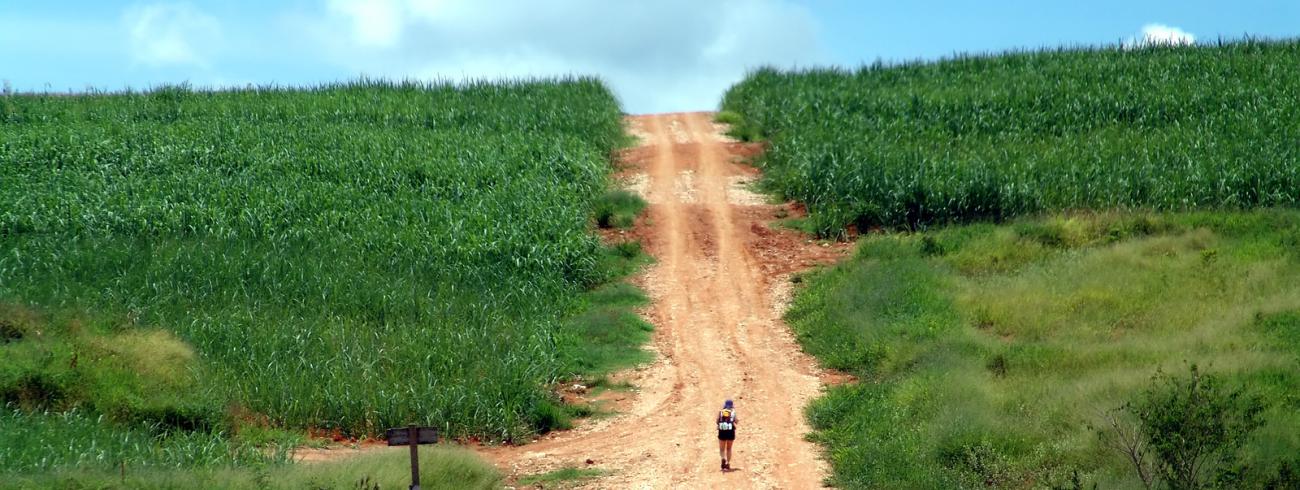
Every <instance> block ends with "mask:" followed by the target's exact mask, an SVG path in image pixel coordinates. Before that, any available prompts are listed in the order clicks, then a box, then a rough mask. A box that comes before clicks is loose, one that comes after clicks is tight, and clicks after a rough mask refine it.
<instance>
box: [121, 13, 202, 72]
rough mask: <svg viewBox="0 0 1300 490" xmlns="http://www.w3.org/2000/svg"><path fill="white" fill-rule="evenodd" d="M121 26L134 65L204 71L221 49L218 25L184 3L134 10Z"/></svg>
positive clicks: (124, 18)
mask: <svg viewBox="0 0 1300 490" xmlns="http://www.w3.org/2000/svg"><path fill="white" fill-rule="evenodd" d="M122 23H123V27H124V28H125V29H126V31H127V34H128V37H129V40H130V49H131V58H132V59H133V60H135V61H136V62H137V63H142V64H146V65H150V66H164V65H189V66H197V67H201V68H207V67H209V66H210V64H211V57H212V56H213V55H214V54H215V53H216V52H217V51H218V50H219V49H220V46H221V41H222V39H221V37H222V36H221V24H220V23H219V22H218V21H217V19H216V18H215V17H213V16H211V15H208V14H207V13H205V12H202V11H200V10H198V9H197V8H195V7H194V6H192V5H190V4H187V3H155V4H150V5H138V6H134V7H131V8H129V9H127V10H126V13H125V14H123V16H122Z"/></svg>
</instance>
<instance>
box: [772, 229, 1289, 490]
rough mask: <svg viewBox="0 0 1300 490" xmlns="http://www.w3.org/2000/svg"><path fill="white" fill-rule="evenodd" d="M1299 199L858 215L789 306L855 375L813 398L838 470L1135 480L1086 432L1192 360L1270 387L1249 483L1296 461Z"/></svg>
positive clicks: (849, 477) (802, 333)
mask: <svg viewBox="0 0 1300 490" xmlns="http://www.w3.org/2000/svg"><path fill="white" fill-rule="evenodd" d="M1297 230H1300V213H1297V212H1294V211H1285V212H1281V211H1257V212H1250V213H1193V214H1173V215H1149V214H1131V213H1101V214H1066V215H1055V216H1051V217H1046V218H1035V219H1020V220H1016V221H1014V222H1012V223H1011V224H1009V225H1005V226H996V225H990V224H976V225H965V226H954V227H947V228H943V229H938V230H931V231H927V232H924V233H920V234H872V235H870V236H867V237H865V238H864V239H863V241H862V243H861V245H860V246H859V248H858V251H857V254H856V255H855V256H854V257H853V258H852V259H851V260H849V261H847V262H845V263H843V264H841V265H838V266H835V267H833V268H829V269H826V270H823V271H821V272H818V273H815V274H814V275H813V276H812V277H809V278H808V280H806V281H804V282H805V283H806V284H808V286H807V287H806V288H804V289H803V290H801V291H800V292H799V293H798V294H797V295H796V298H795V300H794V303H793V306H792V308H791V310H790V312H789V314H788V317H787V318H788V320H789V322H790V324H791V326H792V328H793V329H794V330H795V332H796V334H797V336H798V338H799V340H800V342H801V343H802V344H803V345H804V346H805V348H806V349H808V350H809V351H810V352H811V353H812V354H814V355H815V356H817V358H818V359H819V360H820V361H821V362H822V363H823V364H824V365H826V366H828V367H833V368H838V369H844V370H848V371H850V372H853V373H855V374H857V375H858V377H859V379H860V382H858V383H856V384H852V385H847V386H842V387H837V388H834V389H832V390H831V391H830V393H829V394H827V395H826V396H824V397H823V398H821V399H818V400H816V401H815V402H814V403H813V405H812V406H811V407H810V409H809V417H810V420H811V422H812V425H813V427H814V428H815V430H816V433H815V436H814V437H815V438H816V439H817V440H819V441H821V442H823V443H824V444H826V445H827V446H828V454H829V457H830V459H831V462H832V463H833V466H834V477H833V480H834V483H836V484H837V485H840V486H844V487H849V488H975V487H987V486H992V487H997V488H1048V487H1055V488H1073V487H1072V486H1071V485H1072V484H1073V482H1074V481H1075V479H1076V478H1077V479H1078V481H1079V482H1082V483H1083V484H1084V485H1085V487H1086V486H1087V485H1092V484H1096V485H1098V488H1140V487H1141V482H1140V481H1139V480H1138V479H1137V477H1136V476H1135V474H1134V473H1133V472H1132V469H1131V467H1130V464H1129V462H1128V461H1127V460H1125V459H1124V458H1123V457H1122V456H1121V455H1120V454H1119V453H1117V452H1113V451H1111V450H1109V449H1107V448H1106V447H1105V446H1104V444H1103V442H1102V440H1101V439H1100V438H1099V437H1098V435H1097V428H1099V427H1103V426H1105V422H1104V419H1103V418H1102V416H1103V414H1104V413H1105V412H1106V411H1108V410H1112V409H1115V408H1116V407H1119V406H1121V405H1123V404H1124V403H1126V402H1129V401H1131V400H1134V399H1135V397H1136V396H1137V395H1138V394H1139V393H1140V392H1141V391H1142V389H1143V388H1145V387H1146V386H1147V385H1148V382H1149V379H1150V377H1151V376H1152V374H1154V373H1155V372H1156V371H1157V370H1158V369H1163V370H1164V371H1165V372H1169V373H1179V372H1186V369H1187V368H1186V365H1187V364H1188V363H1197V364H1199V365H1200V366H1201V367H1202V368H1205V369H1207V370H1208V371H1210V372H1213V373H1216V375H1218V376H1220V377H1222V378H1224V379H1226V380H1227V382H1228V383H1230V384H1231V385H1232V386H1234V387H1235V386H1241V387H1244V388H1245V389H1246V390H1247V392H1248V393H1251V394H1255V395H1259V396H1260V397H1261V398H1262V399H1263V400H1264V401H1265V403H1266V405H1265V406H1266V409H1265V412H1264V419H1265V421H1266V422H1265V425H1264V427H1263V428H1261V429H1260V430H1258V431H1256V432H1255V433H1253V434H1251V436H1250V440H1249V442H1248V443H1247V445H1246V447H1245V448H1244V452H1243V453H1242V455H1243V457H1244V458H1245V459H1246V461H1247V462H1248V467H1247V469H1246V471H1244V472H1243V473H1242V478H1243V480H1242V481H1241V482H1239V485H1242V486H1243V487H1244V488H1257V487H1259V488H1262V485H1264V484H1265V482H1267V481H1268V479H1269V478H1270V476H1271V475H1272V474H1275V473H1276V472H1278V471H1281V470H1280V468H1281V467H1282V465H1284V464H1291V465H1292V466H1293V467H1294V466H1295V465H1296V464H1297V463H1300V461H1297V460H1296V455H1297V454H1300V430H1297V428H1300V398H1297V396H1296V395H1295V394H1296V393H1300V346H1298V345H1297V344H1296V343H1295V342H1294V340H1295V338H1296V332H1297V331H1300V324H1297V323H1296V319H1297V318H1300V316H1298V315H1297V312H1300V255H1297V253H1296V250H1297V248H1296V244H1297V243H1300V241H1297V240H1300V234H1297Z"/></svg>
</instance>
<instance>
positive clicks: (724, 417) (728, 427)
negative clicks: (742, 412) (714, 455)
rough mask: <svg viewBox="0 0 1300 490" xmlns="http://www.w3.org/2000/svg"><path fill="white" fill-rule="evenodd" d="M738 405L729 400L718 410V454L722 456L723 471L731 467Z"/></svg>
mask: <svg viewBox="0 0 1300 490" xmlns="http://www.w3.org/2000/svg"><path fill="white" fill-rule="evenodd" d="M737 420H739V419H738V418H737V417H736V407H735V405H734V404H733V403H732V402H731V400H727V401H726V402H724V403H723V404H722V411H721V412H718V454H719V455H720V456H722V471H727V470H730V469H731V443H733V442H736V421H737Z"/></svg>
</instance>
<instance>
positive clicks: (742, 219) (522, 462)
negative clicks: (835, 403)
mask: <svg viewBox="0 0 1300 490" xmlns="http://www.w3.org/2000/svg"><path fill="white" fill-rule="evenodd" d="M628 124H629V125H631V126H633V130H634V132H636V133H640V134H642V136H643V141H642V147H640V148H637V149H634V150H633V151H629V152H628V153H627V154H626V155H627V156H625V160H626V161H625V164H627V165H628V166H629V167H630V168H631V172H634V173H636V176H635V178H632V179H630V180H632V181H635V182H644V185H640V184H639V185H638V187H640V188H643V189H644V192H645V193H646V196H645V197H646V198H647V200H648V201H649V202H650V203H651V205H650V206H649V207H648V208H647V215H646V217H645V218H643V219H642V220H641V221H642V223H640V224H638V226H637V228H636V229H635V230H634V234H635V235H638V236H640V237H641V238H642V241H643V243H644V245H645V247H646V250H647V251H648V252H649V253H650V254H651V255H653V256H654V257H655V258H656V260H657V262H656V264H655V265H654V266H652V267H650V269H649V270H648V271H647V272H646V273H645V274H643V275H642V276H641V277H639V278H638V279H637V282H638V283H639V285H641V286H642V287H643V288H644V289H646V291H647V292H648V293H649V295H650V297H651V299H652V301H653V303H652V306H651V307H650V308H649V309H648V310H647V311H646V312H645V315H646V316H647V318H648V319H649V320H650V321H651V322H652V323H654V325H655V328H656V330H655V334H654V340H653V342H652V345H651V346H650V347H649V348H650V349H651V350H653V351H654V352H655V353H656V360H655V361H654V362H653V363H652V364H650V365H649V366H645V367H642V368H638V369H636V370H632V371H629V372H626V373H622V374H621V375H620V377H621V379H626V380H628V381H630V382H631V383H633V384H634V385H636V386H637V387H638V390H637V393H636V394H635V396H634V399H633V400H632V401H631V403H630V404H629V405H628V406H627V407H625V409H624V411H623V413H621V414H619V415H617V416H614V417H610V418H607V419H595V420H588V421H584V422H583V423H582V424H581V425H580V426H579V427H578V428H576V429H574V430H571V431H566V432H559V433H554V434H550V435H548V436H546V437H543V438H541V439H540V440H538V441H536V442H533V443H530V444H525V445H522V446H507V447H495V448H484V449H482V450H481V451H480V452H481V453H483V454H484V455H485V456H486V457H488V458H489V459H490V460H492V461H493V462H495V463H496V464H497V465H498V466H500V467H502V468H503V469H504V470H505V471H506V472H507V473H508V474H510V475H511V476H521V475H527V474H535V473H541V472H545V471H549V470H553V469H558V468H562V467H566V466H578V467H587V466H595V467H598V468H601V469H605V470H609V473H608V474H607V475H606V476H604V477H601V478H599V479H596V480H593V481H590V482H588V483H587V486H589V487H592V488H670V487H682V488H715V487H722V486H727V487H743V488H815V487H818V486H820V485H821V482H822V479H823V478H824V477H825V469H826V468H825V466H824V464H823V462H822V461H821V460H820V458H819V452H818V449H817V448H816V446H814V445H813V444H812V443H809V442H807V441H805V440H804V434H806V433H807V432H808V427H807V424H806V422H805V421H804V417H803V407H805V406H806V405H807V403H808V401H809V400H811V399H812V398H813V397H814V396H816V395H817V394H818V392H819V391H820V386H821V382H820V381H819V379H820V377H822V374H823V373H821V372H820V371H819V370H818V369H817V368H816V366H815V363H814V361H813V360H811V359H810V358H809V357H808V356H806V355H804V354H803V353H802V352H801V351H800V350H799V348H798V345H797V344H796V343H795V341H794V339H793V336H792V335H791V334H790V332H789V330H788V328H787V327H786V325H785V324H784V323H783V322H782V321H781V319H780V314H781V312H782V311H783V310H784V305H783V304H779V303H778V302H780V301H785V300H786V299H787V298H786V297H787V296H788V294H784V293H783V292H784V291H786V290H788V287H787V286H788V283H787V282H785V281H787V279H788V277H789V274H790V273H792V272H795V271H798V270H802V269H804V268H806V267H808V266H810V265H813V264H816V263H823V262H829V261H832V260H835V259H836V258H838V257H839V256H841V255H842V254H843V253H844V252H845V251H846V250H847V248H846V246H844V245H834V246H824V245H819V244H815V243H811V241H809V240H807V239H806V238H805V237H803V236H800V235H799V234H797V233H794V232H791V231H784V230H778V229H774V228H771V227H769V226H768V224H767V223H768V221H770V220H771V218H772V216H773V215H774V214H775V211H776V209H777V208H778V207H780V206H777V205H768V204H755V203H753V202H752V201H753V200H752V199H749V198H744V196H730V194H732V193H733V192H734V191H730V190H729V189H730V188H731V187H732V186H733V185H734V183H735V182H736V181H737V179H739V178H741V177H752V176H753V175H754V174H755V173H756V171H755V170H754V169H753V168H752V167H748V166H745V165H740V164H736V163H733V162H732V160H733V159H734V158H735V157H736V156H738V155H743V154H752V153H753V151H754V148H753V147H752V146H746V145H743V144H739V143H734V142H730V141H729V140H727V139H726V138H725V137H723V136H722V135H721V133H720V128H719V127H718V126H716V125H714V124H713V123H712V114H711V113H682V114H660V115H649V116H633V117H630V118H629V120H628ZM643 175H644V177H643ZM683 175H684V176H685V178H687V179H690V180H689V182H686V183H685V184H686V185H688V186H689V187H690V188H692V189H693V191H692V192H691V193H689V195H685V194H684V193H682V192H681V189H682V188H683V184H684V183H683V182H682V181H681V179H682V178H683ZM732 201H737V202H738V204H737V203H733V202H732ZM726 398H733V399H735V400H736V405H737V409H738V413H739V415H740V424H739V427H738V431H737V434H738V438H737V441H736V444H735V448H734V462H733V467H734V468H735V470H734V471H731V472H728V473H723V472H721V471H720V470H719V468H718V463H719V460H718V452H717V434H716V430H715V428H714V426H713V418H714V416H715V415H716V413H717V410H718V408H719V407H720V405H721V403H722V400H724V399H726ZM588 460H592V461H593V463H592V464H590V465H589V464H587V463H586V462H587V461H588Z"/></svg>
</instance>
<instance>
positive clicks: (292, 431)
mask: <svg viewBox="0 0 1300 490" xmlns="http://www.w3.org/2000/svg"><path fill="white" fill-rule="evenodd" d="M621 118H622V115H621V113H620V111H619V107H618V104H617V101H616V100H615V99H614V97H613V95H612V94H611V93H610V92H609V91H608V89H607V88H606V87H605V86H604V85H602V84H601V83H600V82H598V81H596V80H592V79H556V80H539V81H508V82H472V83H466V84H463V85H440V84H433V85H429V84H421V83H390V82H385V81H376V80H360V81H356V82H350V83H341V84H333V85H326V86H320V87H315V88H307V89H294V88H278V87H263V88H250V89H247V90H233V91H221V92H209V91H202V90H192V89H190V88H189V87H186V86H174V87H163V88H159V89H155V90H151V91H147V92H139V93H104V94H85V95H72V96H67V95H6V96H4V97H0V404H3V411H2V412H0V472H3V471H34V472H47V471H53V470H56V469H58V468H63V467H77V468H82V469H86V470H89V469H91V468H96V467H98V468H101V469H108V470H112V469H114V468H118V467H119V466H121V465H122V464H123V463H125V464H126V465H127V466H128V467H136V468H139V467H158V468H177V467H193V466H196V465H198V466H213V467H222V466H230V465H259V464H275V463H279V462H283V461H285V460H286V459H287V454H288V449H289V448H292V447H293V446H294V445H297V444H301V443H302V442H303V440H302V439H303V438H302V437H301V436H300V434H303V433H305V432H306V430H307V429H311V430H314V431H319V432H326V433H335V434H340V435H343V436H350V437H364V436H373V435H375V434H378V433H381V432H382V431H383V429H384V428H386V427H390V426H397V425H405V424H407V423H419V424H424V425H432V426H437V427H439V428H441V430H442V433H443V435H444V437H447V438H453V439H455V438H471V437H472V438H477V439H480V440H486V441H518V440H523V439H528V438H530V437H532V436H533V435H534V434H536V433H538V432H541V431H545V430H549V429H552V428H555V427H563V426H566V424H567V423H568V419H569V418H570V416H571V414H572V410H571V409H570V408H567V407H565V406H564V405H562V404H561V403H560V400H559V398H558V396H556V395H555V394H554V393H553V391H552V389H553V387H554V386H555V385H556V384H557V383H558V382H560V381H563V380H565V379H568V378H570V377H573V376H588V377H596V376H599V375H600V374H602V373H603V372H604V371H606V370H608V369H612V368H616V367H623V366H626V365H628V364H630V363H634V362H637V361H638V360H640V359H643V355H644V354H643V353H641V351H640V343H641V342H642V341H644V339H645V338H647V337H648V334H647V333H646V332H647V330H648V325H647V324H646V323H645V322H643V321H641V320H640V319H639V318H636V315H635V314H633V313H632V312H631V309H632V308H633V307H635V305H636V304H638V302H640V301H643V300H644V299H643V298H642V297H641V296H640V293H639V292H638V291H636V290H635V289H634V288H631V287H630V286H627V285H624V284H621V283H620V282H619V279H620V278H621V277H623V276H625V275H627V274H629V273H631V272H633V271H634V270H635V268H636V267H637V266H638V265H639V264H641V263H643V262H644V261H645V258H644V255H643V254H641V252H640V248H639V247H638V246H637V244H635V243H622V244H618V243H616V244H602V243H601V241H600V239H599V237H598V236H597V235H596V234H595V233H594V232H593V230H594V228H595V227H596V226H628V225H630V223H631V221H632V220H633V219H634V216H635V213H636V212H638V211H639V205H638V201H637V200H636V199H634V197H635V196H632V198H629V197H627V196H621V195H619V194H617V193H616V192H610V188H611V179H610V178H609V173H610V170H611V166H610V158H611V156H612V155H613V152H614V151H616V150H617V149H618V148H620V147H621V146H622V145H624V144H626V143H627V141H628V137H627V136H626V135H625V134H624V132H623V128H622V122H621ZM602 196H604V197H602Z"/></svg>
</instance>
